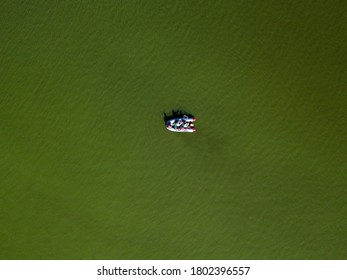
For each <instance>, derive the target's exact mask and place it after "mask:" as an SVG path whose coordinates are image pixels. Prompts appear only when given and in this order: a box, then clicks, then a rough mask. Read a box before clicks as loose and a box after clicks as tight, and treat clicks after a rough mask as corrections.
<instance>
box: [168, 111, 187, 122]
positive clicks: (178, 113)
mask: <svg viewBox="0 0 347 280" xmlns="http://www.w3.org/2000/svg"><path fill="white" fill-rule="evenodd" d="M183 116H188V117H189V118H194V116H193V115H192V114H190V113H187V112H185V111H182V110H177V111H175V110H172V112H171V115H167V114H166V113H165V112H164V122H165V123H166V122H167V121H168V120H171V119H180V118H183Z"/></svg>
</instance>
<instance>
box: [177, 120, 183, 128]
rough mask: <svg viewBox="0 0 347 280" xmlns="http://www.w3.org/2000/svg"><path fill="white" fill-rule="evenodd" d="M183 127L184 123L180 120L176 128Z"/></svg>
mask: <svg viewBox="0 0 347 280" xmlns="http://www.w3.org/2000/svg"><path fill="white" fill-rule="evenodd" d="M182 125H183V121H182V119H179V120H178V121H177V124H176V126H177V127H178V128H180V127H181V126H182Z"/></svg>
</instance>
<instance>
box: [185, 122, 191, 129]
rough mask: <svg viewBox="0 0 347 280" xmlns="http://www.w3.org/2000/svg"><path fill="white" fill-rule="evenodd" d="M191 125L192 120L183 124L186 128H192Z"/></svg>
mask: <svg viewBox="0 0 347 280" xmlns="http://www.w3.org/2000/svg"><path fill="white" fill-rule="evenodd" d="M190 126H191V124H190V122H185V123H184V125H183V127H184V128H190Z"/></svg>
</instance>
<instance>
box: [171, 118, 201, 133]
mask: <svg viewBox="0 0 347 280" xmlns="http://www.w3.org/2000/svg"><path fill="white" fill-rule="evenodd" d="M194 121H196V119H195V118H190V117H188V116H186V115H184V116H183V117H182V118H172V119H169V120H168V121H167V122H166V129H167V130H170V131H173V132H194V131H196V129H195V127H194V123H193V122H194Z"/></svg>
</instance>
